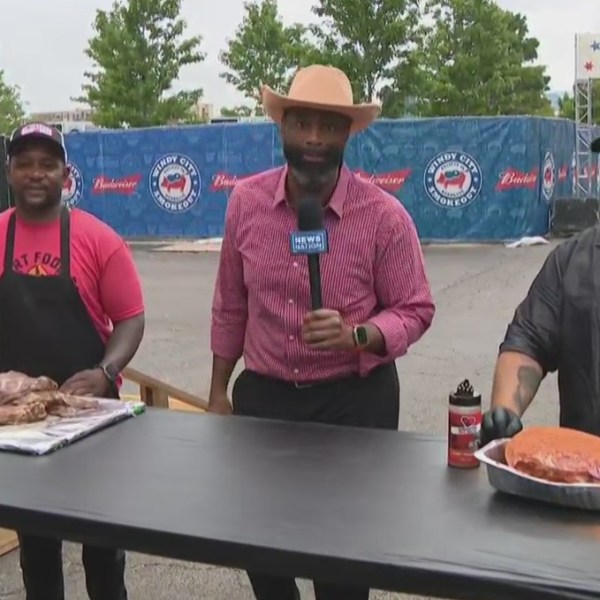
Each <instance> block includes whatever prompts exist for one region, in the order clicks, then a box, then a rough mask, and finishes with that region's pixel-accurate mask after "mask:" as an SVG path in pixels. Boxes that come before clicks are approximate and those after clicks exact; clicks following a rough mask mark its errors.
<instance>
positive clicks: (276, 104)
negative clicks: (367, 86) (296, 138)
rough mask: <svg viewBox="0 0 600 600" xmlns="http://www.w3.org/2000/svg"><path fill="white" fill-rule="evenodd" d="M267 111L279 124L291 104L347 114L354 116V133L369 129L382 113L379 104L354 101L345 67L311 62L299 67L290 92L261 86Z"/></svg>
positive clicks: (264, 106) (352, 117)
mask: <svg viewBox="0 0 600 600" xmlns="http://www.w3.org/2000/svg"><path fill="white" fill-rule="evenodd" d="M262 101H263V108H264V109H265V113H266V114H267V115H268V116H269V117H271V119H273V121H275V123H277V124H280V123H281V121H282V119H283V113H284V112H285V111H286V109H288V108H292V107H294V108H296V107H305V108H315V109H318V110H328V111H331V112H335V113H339V114H342V115H346V116H347V117H349V118H350V119H352V128H351V131H352V133H355V132H357V131H361V130H362V129H366V128H367V127H368V126H369V125H370V124H371V123H372V122H373V121H374V120H375V119H376V118H377V116H378V115H379V111H380V107H379V105H378V104H354V103H353V100H352V86H351V84H350V81H349V80H348V77H347V76H346V74H345V73H344V72H343V71H340V69H337V68H335V67H329V66H324V65H311V66H310V67H305V68H303V69H299V70H298V72H297V73H296V75H295V76H294V79H293V80H292V83H291V85H290V90H289V92H288V95H287V96H284V95H282V94H278V93H277V92H274V91H273V90H272V89H271V88H270V87H269V86H268V85H264V86H263V88H262Z"/></svg>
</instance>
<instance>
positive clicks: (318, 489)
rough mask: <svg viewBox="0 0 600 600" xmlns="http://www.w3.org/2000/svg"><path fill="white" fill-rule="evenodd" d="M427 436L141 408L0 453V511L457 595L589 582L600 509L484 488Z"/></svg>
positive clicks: (197, 553) (585, 593)
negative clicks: (33, 447)
mask: <svg viewBox="0 0 600 600" xmlns="http://www.w3.org/2000/svg"><path fill="white" fill-rule="evenodd" d="M445 452H446V447H445V442H444V440H442V439H439V438H434V437H428V436H424V435H416V434H407V433H398V432H383V431H367V430H357V429H350V428H334V427H325V426H317V425H300V424H286V423H278V422H268V421H259V420H254V419H243V418H234V417H216V416H212V415H194V414H190V413H180V412H174V411H166V410H160V409H156V410H149V411H148V413H147V414H145V415H141V416H139V417H136V418H135V419H132V420H130V421H127V422H124V423H121V424H119V425H116V426H114V427H112V428H110V429H108V430H106V431H103V432H100V433H98V434H96V435H94V436H93V437H90V438H88V439H85V440H82V441H80V442H77V443H76V444H74V445H73V446H71V447H68V448H64V449H62V450H59V451H58V452H57V453H55V454H53V455H50V456H46V457H30V456H19V455H14V454H7V453H1V454H0V526H4V527H9V528H13V529H15V528H23V529H26V530H31V531H37V532H40V533H41V532H44V533H46V534H52V535H57V536H61V537H63V538H64V539H71V540H74V541H86V542H94V543H98V544H111V545H116V546H121V547H123V548H125V549H128V550H137V551H141V552H146V553H151V554H160V555H163V556H169V557H173V558H181V559H187V560H193V561H200V562H206V563H213V564H221V565H227V566H233V567H241V568H252V569H257V570H261V569H264V570H271V571H275V572H278V573H281V574H293V575H297V576H302V577H309V578H311V577H313V578H314V577H318V578H323V579H335V580H339V581H345V582H356V583H367V584H369V585H371V586H372V587H374V588H383V589H390V590H397V591H405V592H413V593H421V594H423V595H431V596H438V597H443V598H457V599H473V600H475V599H477V600H485V599H494V598H498V599H499V598H502V599H503V600H505V599H506V598H508V597H509V595H510V594H513V595H514V597H516V598H527V599H528V600H535V599H538V598H539V599H546V598H548V599H550V598H592V597H596V598H597V597H599V596H600V517H599V516H598V515H593V514H588V513H584V512H578V511H570V510H561V509H556V508H553V507H549V506H546V505H544V504H538V503H529V502H525V501H520V500H517V499H514V498H511V497H507V496H502V495H500V494H496V493H495V492H494V491H493V490H492V488H490V487H489V485H488V483H487V479H486V476H485V472H484V470H483V468H482V469H479V470H475V471H457V470H452V469H448V468H447V467H446V462H445V459H446V454H445Z"/></svg>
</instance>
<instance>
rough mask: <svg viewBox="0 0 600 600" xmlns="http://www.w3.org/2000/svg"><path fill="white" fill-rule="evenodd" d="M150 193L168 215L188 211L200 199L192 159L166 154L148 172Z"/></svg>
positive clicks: (199, 184) (198, 177)
mask: <svg viewBox="0 0 600 600" xmlns="http://www.w3.org/2000/svg"><path fill="white" fill-rule="evenodd" d="M149 185H150V192H151V194H152V198H153V199H154V201H155V202H156V204H157V205H158V206H159V207H160V208H162V209H163V210H165V211H166V212H170V213H175V214H179V213H183V212H186V211H188V210H190V209H191V208H192V207H193V206H194V205H195V204H196V203H197V202H198V199H199V197H200V189H201V187H202V186H201V177H200V171H199V170H198V167H197V166H196V164H195V163H194V162H193V161H192V159H190V158H188V157H187V156H185V155H183V154H178V153H173V154H166V155H164V156H162V157H161V158H159V159H158V160H157V161H156V162H155V163H154V165H153V167H152V169H151V171H150V181H149Z"/></svg>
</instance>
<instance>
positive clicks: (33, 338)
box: [0, 208, 105, 386]
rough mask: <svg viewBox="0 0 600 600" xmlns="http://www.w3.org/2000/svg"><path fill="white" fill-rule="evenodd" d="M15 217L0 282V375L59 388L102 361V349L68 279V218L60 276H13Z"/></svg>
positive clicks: (63, 224) (63, 220) (64, 215)
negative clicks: (9, 374)
mask: <svg viewBox="0 0 600 600" xmlns="http://www.w3.org/2000/svg"><path fill="white" fill-rule="evenodd" d="M15 221H16V215H15V213H13V214H12V215H11V216H10V219H9V223H8V232H7V236H6V249H5V255H4V272H3V274H2V276H1V277H0V372H5V371H10V370H14V371H20V372H22V373H25V374H26V375H29V376H30V377H39V376H42V375H45V376H47V377H50V378H51V379H53V380H54V381H56V382H57V383H58V385H59V386H60V385H62V384H63V383H64V382H65V381H66V380H67V379H69V378H70V377H72V376H73V375H74V374H75V373H77V372H79V371H83V370H85V369H91V368H93V367H95V366H96V365H97V364H98V363H100V362H101V361H102V359H103V357H104V351H105V344H104V342H103V341H102V338H101V337H100V335H99V333H98V331H97V330H96V328H95V327H94V324H93V322H92V319H91V318H90V315H89V313H88V311H87V309H86V307H85V305H84V303H83V301H82V299H81V296H80V295H79V292H78V290H77V286H76V285H75V282H74V281H73V279H71V246H70V241H71V239H70V215H69V211H68V210H67V209H66V208H65V209H63V211H62V212H61V216H60V255H61V256H60V259H61V263H60V271H59V274H58V275H48V276H39V277H38V276H32V275H22V274H20V273H16V272H14V271H13V259H14V245H15Z"/></svg>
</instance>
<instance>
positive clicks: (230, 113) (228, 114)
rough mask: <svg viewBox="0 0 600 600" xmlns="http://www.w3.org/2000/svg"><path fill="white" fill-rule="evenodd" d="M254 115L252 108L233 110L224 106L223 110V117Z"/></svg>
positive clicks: (236, 107)
mask: <svg viewBox="0 0 600 600" xmlns="http://www.w3.org/2000/svg"><path fill="white" fill-rule="evenodd" d="M253 114H254V111H253V110H252V108H251V107H250V106H245V105H242V106H234V107H233V108H228V107H226V106H224V107H223V108H222V109H221V116H222V117H251V116H252V115H253Z"/></svg>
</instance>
